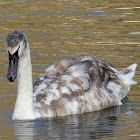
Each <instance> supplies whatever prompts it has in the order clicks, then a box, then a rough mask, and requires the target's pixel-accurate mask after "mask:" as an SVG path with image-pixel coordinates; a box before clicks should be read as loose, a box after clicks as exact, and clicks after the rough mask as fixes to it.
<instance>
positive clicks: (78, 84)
mask: <svg viewBox="0 0 140 140" xmlns="http://www.w3.org/2000/svg"><path fill="white" fill-rule="evenodd" d="M6 42H7V52H8V55H9V67H8V74H7V77H8V80H9V81H10V82H13V81H14V80H15V79H16V76H17V79H18V88H17V89H18V90H17V99H16V103H15V108H14V112H13V115H12V119H13V120H33V119H37V118H46V117H58V116H66V115H72V114H82V113H85V112H92V111H99V110H102V109H105V108H109V107H112V106H116V105H121V104H122V103H121V100H122V99H124V98H125V97H126V95H127V93H128V92H129V90H130V85H133V84H136V83H137V82H136V81H134V80H133V77H134V75H135V69H136V66H137V64H132V65H131V66H129V67H127V68H126V69H124V70H122V71H118V70H116V69H115V68H113V66H112V65H111V64H109V63H108V62H105V61H103V60H100V59H97V58H95V57H71V58H66V59H63V60H60V61H58V62H56V63H55V64H53V65H51V66H50V67H48V68H47V69H46V70H45V71H44V72H43V73H41V74H40V75H39V76H38V78H37V79H36V80H35V81H34V83H33V84H32V65H31V58H30V49H29V44H28V40H27V37H26V36H25V34H23V33H21V32H19V31H14V32H12V33H10V34H9V35H8V36H7V39H6Z"/></svg>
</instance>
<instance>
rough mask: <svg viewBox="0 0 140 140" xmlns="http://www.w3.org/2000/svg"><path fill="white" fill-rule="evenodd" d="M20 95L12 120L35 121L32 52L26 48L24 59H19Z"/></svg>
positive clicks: (18, 95)
mask: <svg viewBox="0 0 140 140" xmlns="http://www.w3.org/2000/svg"><path fill="white" fill-rule="evenodd" d="M17 76H18V94H17V99H16V104H15V108H14V112H13V116H12V119H15V120H31V119H34V112H33V100H32V94H33V85H32V65H31V58H30V50H29V48H26V50H25V52H24V54H23V56H22V57H20V58H19V65H18V73H17Z"/></svg>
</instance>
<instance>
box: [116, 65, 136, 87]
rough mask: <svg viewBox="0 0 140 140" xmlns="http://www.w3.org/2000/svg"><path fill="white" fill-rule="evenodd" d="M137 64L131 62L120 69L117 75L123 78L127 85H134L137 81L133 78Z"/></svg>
mask: <svg viewBox="0 0 140 140" xmlns="http://www.w3.org/2000/svg"><path fill="white" fill-rule="evenodd" d="M136 67H137V64H132V65H130V66H129V67H127V68H126V69H123V70H122V71H120V72H119V73H118V74H117V76H118V77H119V78H121V79H122V80H123V82H124V83H125V84H127V85H136V84H137V82H136V81H134V80H133V77H134V75H135V70H136Z"/></svg>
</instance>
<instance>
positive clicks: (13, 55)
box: [6, 31, 28, 82]
mask: <svg viewBox="0 0 140 140" xmlns="http://www.w3.org/2000/svg"><path fill="white" fill-rule="evenodd" d="M6 43H7V52H8V55H9V67H8V74H7V78H8V80H9V81H10V82H13V81H14V80H15V79H16V77H17V69H18V61H19V59H20V57H22V55H23V54H24V50H25V49H26V48H27V46H28V45H27V43H28V42H27V38H26V36H25V34H23V33H21V32H19V31H14V32H12V33H10V34H9V35H8V36H7V38H6Z"/></svg>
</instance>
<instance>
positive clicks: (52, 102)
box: [33, 59, 112, 117]
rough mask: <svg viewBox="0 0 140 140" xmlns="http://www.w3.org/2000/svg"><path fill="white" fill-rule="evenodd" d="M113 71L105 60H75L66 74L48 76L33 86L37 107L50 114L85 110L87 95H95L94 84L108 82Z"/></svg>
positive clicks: (49, 115) (43, 112)
mask: <svg viewBox="0 0 140 140" xmlns="http://www.w3.org/2000/svg"><path fill="white" fill-rule="evenodd" d="M110 71H112V70H111V69H110V65H109V64H108V63H107V64H104V61H101V62H100V60H95V59H94V61H93V60H83V61H80V62H76V63H74V64H72V65H71V66H69V67H67V69H66V70H65V71H64V72H63V74H59V75H58V76H52V77H48V78H46V79H44V80H43V81H42V83H41V84H40V85H39V86H37V87H36V88H34V93H33V100H34V107H35V108H37V110H40V112H42V115H43V116H46V115H47V116H48V117H52V116H65V115H69V114H76V113H78V112H79V113H80V112H83V109H84V107H82V106H84V104H85V103H86V99H84V98H85V96H86V98H87V99H89V98H90V96H91V98H92V97H94V95H93V94H94V92H92V93H90V91H91V88H92V89H93V88H94V86H95V87H97V88H100V87H101V86H102V85H103V86H105V83H106V82H108V79H109V78H110V73H109V72H110ZM89 93H90V94H89ZM88 94H89V97H88ZM84 112H85V109H84Z"/></svg>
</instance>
